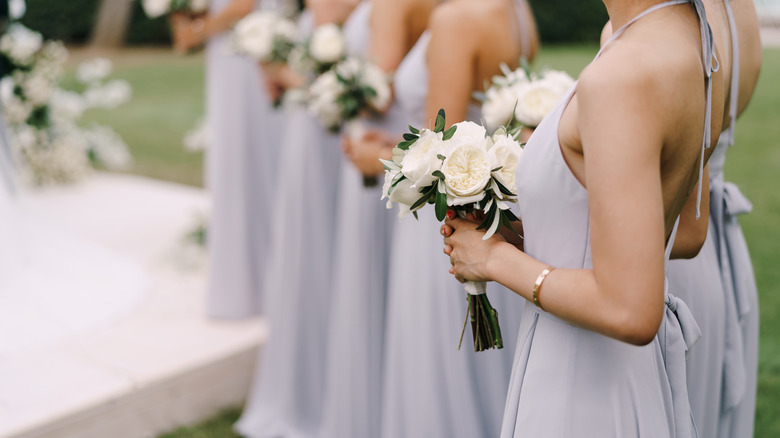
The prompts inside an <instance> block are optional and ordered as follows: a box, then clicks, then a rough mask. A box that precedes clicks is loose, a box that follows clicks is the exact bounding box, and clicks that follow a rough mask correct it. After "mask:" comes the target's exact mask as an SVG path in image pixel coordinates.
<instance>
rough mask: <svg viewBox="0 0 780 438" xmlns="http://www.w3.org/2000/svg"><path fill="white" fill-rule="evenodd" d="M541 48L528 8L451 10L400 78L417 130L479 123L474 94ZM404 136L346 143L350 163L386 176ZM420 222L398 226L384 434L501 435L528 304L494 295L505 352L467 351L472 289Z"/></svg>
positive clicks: (460, 1) (453, 6) (499, 4)
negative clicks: (443, 122) (440, 117)
mask: <svg viewBox="0 0 780 438" xmlns="http://www.w3.org/2000/svg"><path fill="white" fill-rule="evenodd" d="M536 44H537V37H536V29H535V25H534V22H533V18H532V15H531V11H530V9H529V7H528V5H527V4H526V3H525V2H522V1H521V2H512V1H509V0H487V1H481V2H470V1H466V0H456V1H450V2H447V3H444V4H442V5H441V6H438V7H437V8H436V9H435V10H434V12H433V14H432V17H431V19H430V23H429V27H428V30H427V31H426V32H425V33H423V34H422V36H421V37H420V39H419V40H418V41H417V43H416V44H415V46H414V47H413V48H412V49H411V51H410V52H409V54H408V55H407V56H406V58H405V59H404V60H403V62H402V63H401V65H400V66H399V68H398V70H397V72H396V76H395V84H394V87H395V94H396V99H397V103H398V104H399V106H400V107H401V108H402V109H403V110H404V111H405V113H406V114H407V117H408V120H409V123H411V124H412V125H415V126H417V127H428V126H432V124H431V121H432V120H433V118H434V117H435V116H436V113H437V112H438V110H439V108H442V107H443V108H445V110H446V112H447V116H448V117H447V118H448V120H450V123H451V122H452V121H460V120H465V119H470V120H473V121H478V120H479V112H480V108H479V106H478V105H476V104H475V102H473V101H472V99H471V94H472V91H474V90H482V87H483V84H484V83H485V80H486V79H489V78H490V77H492V76H493V75H495V74H499V73H500V69H499V65H500V64H501V63H502V62H504V63H507V64H509V65H516V64H517V62H518V59H519V58H520V56H525V57H526V58H529V59H530V58H533V55H534V54H535V52H536ZM453 49H456V50H453ZM402 132H403V131H397V132H393V133H388V134H379V133H372V134H371V139H372V140H371V141H364V142H361V143H360V144H350V143H349V142H347V146H348V148H347V149H348V151H349V154H350V157H351V158H352V159H353V162H355V164H356V165H357V166H358V167H359V168H360V169H361V171H362V172H363V173H365V174H368V175H372V174H377V173H379V172H381V171H382V169H381V165H379V166H378V165H377V164H378V163H377V161H376V158H377V155H380V154H387V153H389V151H390V149H389V147H388V146H392V144H393V143H395V142H394V141H390V140H389V139H387V138H386V137H390V139H396V138H400V136H401V133H402ZM385 157H386V158H387V157H388V155H385ZM419 217H420V220H419V221H415V220H413V219H411V218H407V219H405V220H403V221H401V222H397V223H396V227H395V230H394V237H393V242H392V244H391V255H390V257H391V261H390V279H389V285H388V310H387V311H388V314H387V326H386V352H385V370H384V374H385V377H384V386H383V405H382V425H381V436H385V437H388V438H392V437H434V438H436V437H477V436H497V435H498V431H499V427H500V421H501V420H500V417H501V412H502V406H503V404H504V400H505V397H506V386H507V384H508V379H509V373H510V364H511V360H512V351H511V350H512V345H513V343H514V341H513V339H514V334H515V333H516V328H517V326H518V324H519V316H520V313H521V308H522V306H521V303H520V302H519V300H515V301H510V300H506V298H505V296H506V295H496V296H491V300H492V301H493V304H494V305H495V307H496V308H497V309H498V310H499V312H500V317H501V324H502V327H503V328H504V344H505V348H504V349H503V350H491V351H485V352H480V353H474V351H473V350H472V349H471V348H470V346H469V341H465V342H464V348H463V349H462V350H461V351H458V350H457V345H458V339H459V336H460V331H461V328H462V326H463V318H464V317H465V315H466V303H465V299H464V298H465V292H464V290H463V286H462V285H460V284H458V283H457V282H456V281H454V280H453V279H452V278H449V276H447V275H446V272H444V269H446V266H447V265H446V260H443V259H442V258H441V257H440V256H439V251H440V247H439V240H438V236H437V235H436V234H435V232H436V229H437V227H438V223H437V222H436V220H435V218H434V215H433V213H432V212H430V211H427V212H423V213H421V214H420V215H419ZM492 292H493V291H491V292H489V293H491V294H492ZM466 336H469V335H468V334H467V335H466Z"/></svg>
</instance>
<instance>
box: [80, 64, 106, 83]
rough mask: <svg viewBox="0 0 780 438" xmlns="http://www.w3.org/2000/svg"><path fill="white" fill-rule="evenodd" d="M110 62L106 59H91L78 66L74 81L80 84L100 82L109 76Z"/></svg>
mask: <svg viewBox="0 0 780 438" xmlns="http://www.w3.org/2000/svg"><path fill="white" fill-rule="evenodd" d="M111 69H112V66H111V60H109V59H107V58H92V59H90V60H87V61H84V62H82V63H81V64H79V66H78V68H77V69H76V79H78V80H79V82H81V83H84V84H86V83H90V82H97V81H102V80H103V79H105V78H107V77H108V75H110V74H111Z"/></svg>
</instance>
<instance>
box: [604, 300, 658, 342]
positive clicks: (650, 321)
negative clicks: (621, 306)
mask: <svg viewBox="0 0 780 438" xmlns="http://www.w3.org/2000/svg"><path fill="white" fill-rule="evenodd" d="M663 315H664V313H663V307H661V310H660V311H658V310H653V311H648V310H647V309H646V308H645V309H643V310H641V311H636V310H634V311H631V310H628V309H627V310H626V311H624V312H622V316H621V317H619V318H616V319H615V322H616V326H615V327H614V329H613V330H614V333H615V336H614V337H615V338H616V339H618V340H619V341H623V342H625V343H628V344H631V345H636V346H644V345H647V344H649V343H651V342H653V339H655V336H656V334H657V333H658V328H659V327H660V326H661V322H662V320H663Z"/></svg>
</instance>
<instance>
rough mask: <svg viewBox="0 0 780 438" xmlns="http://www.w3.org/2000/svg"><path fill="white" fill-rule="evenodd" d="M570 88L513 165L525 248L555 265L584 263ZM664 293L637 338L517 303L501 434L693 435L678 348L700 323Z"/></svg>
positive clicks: (709, 49) (585, 233) (587, 260)
mask: <svg viewBox="0 0 780 438" xmlns="http://www.w3.org/2000/svg"><path fill="white" fill-rule="evenodd" d="M684 3H687V1H686V0H679V1H673V2H665V3H661V4H659V5H656V6H655V7H653V8H650V9H648V10H647V11H645V12H643V13H642V14H640V15H639V16H637V17H636V18H634V20H632V21H630V22H629V23H628V24H626V25H625V26H624V27H622V28H621V29H619V30H618V31H617V32H615V34H614V35H613V37H612V39H610V41H609V42H608V43H607V44H605V47H606V46H607V45H609V44H610V43H611V42H612V41H613V40H614V39H616V38H619V37H620V35H621V34H622V33H623V31H624V30H625V29H626V28H627V27H628V26H630V25H631V24H632V23H634V22H635V21H636V20H638V19H640V18H641V17H643V16H644V15H645V14H648V13H652V12H653V11H655V10H657V9H659V8H663V7H667V6H671V5H677V4H684ZM695 5H696V9H697V12H699V19H700V23H701V28H702V29H701V30H702V36H703V38H702V39H703V42H702V45H703V48H702V52H703V53H704V59H705V65H706V68H705V73H706V78H707V88H708V89H711V84H710V80H709V77H710V75H711V72H712V71H713V68H712V58H713V56H712V53H713V46H712V41H711V32H710V31H709V26H708V25H707V23H706V18H705V17H704V12H703V11H704V9H703V6H702V5H701V3H700V2H699V0H697V1H696V2H695ZM575 91H576V85H575V86H574V87H572V89H571V90H570V91H569V93H567V95H566V96H564V98H563V99H562V100H561V101H560V102H559V103H558V105H557V106H556V107H555V108H554V109H553V110H552V111H551V113H550V114H549V115H548V116H547V117H546V118H545V119H544V120H543V121H542V123H541V124H540V125H539V127H538V128H537V129H536V130H535V132H534V134H533V135H532V137H531V139H530V140H529V142H528V144H527V145H526V148H525V153H524V154H523V159H522V160H521V161H520V164H519V166H518V169H517V178H518V180H517V185H518V188H519V190H518V191H519V194H518V198H519V209H520V216H521V217H522V219H523V228H524V232H525V241H524V245H525V251H526V253H528V254H529V255H531V256H532V257H534V258H536V259H538V260H542V261H544V262H545V263H548V264H550V265H552V266H555V267H559V268H571V269H590V268H592V266H593V265H592V259H591V243H590V230H589V221H588V192H587V190H586V189H585V188H584V187H583V186H582V185H581V184H580V183H579V181H578V180H577V179H576V178H575V177H574V175H573V174H572V173H571V170H570V169H569V167H568V165H567V164H566V162H565V160H564V158H563V155H562V153H561V149H560V146H559V140H558V124H559V122H560V118H561V115H562V113H563V111H564V109H565V108H566V106H567V105H568V103H569V101H570V100H571V98H572V96H573V95H574V93H575ZM707 113H708V114H709V113H710V100H709V99H708V100H707ZM709 130H710V127H709V124H705V135H704V141H703V143H704V144H703V145H702V147H703V148H704V147H706V146H708V144H707V143H708V141H707V138H708V135H706V133H709ZM676 228H677V226H676V225H675V230H674V231H673V234H672V236H671V239H670V241H669V245H668V246H667V251H666V260H668V257H669V254H670V253H671V246H672V244H673V242H674V234H675V232H676ZM665 303H666V309H665V314H664V318H663V321H662V323H661V326H660V328H659V331H658V335H657V336H656V338H655V339H654V340H653V342H651V343H650V344H648V345H645V346H641V347H639V346H634V345H630V344H627V343H624V342H621V341H618V340H615V339H612V338H608V337H606V336H603V335H601V334H598V333H595V332H592V331H589V330H585V329H582V328H579V327H576V326H574V325H572V324H570V323H568V322H566V321H563V320H561V319H559V318H557V317H556V316H554V315H552V314H549V313H547V312H545V311H543V310H541V309H539V308H538V307H536V306H534V305H531V304H529V305H526V306H525V312H524V314H523V319H522V322H521V327H520V331H519V335H518V345H517V348H516V352H515V362H514V366H513V370H512V379H511V383H510V386H509V394H508V396H507V404H506V410H505V412H504V422H503V428H502V431H501V437H503V438H510V437H574V436H576V437H594V438H596V437H598V438H601V437H621V438H627V437H654V438H655V437H677V438H682V437H692V436H696V431H695V426H694V424H693V421H692V417H691V413H690V406H689V402H688V398H687V385H686V371H685V352H686V350H687V349H688V348H689V347H690V346H692V345H693V343H694V342H695V341H696V340H697V339H698V336H699V335H700V333H699V332H698V327H697V326H696V322H695V320H694V319H693V317H692V315H691V313H690V311H689V310H688V308H687V307H686V305H685V303H684V302H683V301H682V300H680V299H679V298H676V297H674V296H673V295H671V294H669V293H668V290H667V291H666V293H665Z"/></svg>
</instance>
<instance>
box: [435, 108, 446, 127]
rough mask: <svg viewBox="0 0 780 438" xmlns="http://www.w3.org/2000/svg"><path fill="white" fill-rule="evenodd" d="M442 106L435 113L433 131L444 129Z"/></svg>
mask: <svg viewBox="0 0 780 438" xmlns="http://www.w3.org/2000/svg"><path fill="white" fill-rule="evenodd" d="M444 120H445V115H444V108H442V109H440V110H439V113H438V114H436V124H435V125H434V128H433V132H442V131H443V130H444V124H445V123H444Z"/></svg>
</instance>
